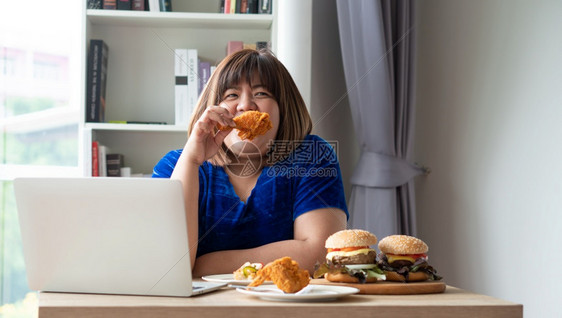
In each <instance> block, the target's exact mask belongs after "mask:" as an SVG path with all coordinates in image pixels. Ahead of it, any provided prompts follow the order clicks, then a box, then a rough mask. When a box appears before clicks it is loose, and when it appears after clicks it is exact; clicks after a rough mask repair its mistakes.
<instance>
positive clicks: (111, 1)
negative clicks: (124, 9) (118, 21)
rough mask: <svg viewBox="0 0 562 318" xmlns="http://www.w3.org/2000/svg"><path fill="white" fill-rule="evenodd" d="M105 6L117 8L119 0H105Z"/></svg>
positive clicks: (105, 7)
mask: <svg viewBox="0 0 562 318" xmlns="http://www.w3.org/2000/svg"><path fill="white" fill-rule="evenodd" d="M103 8H104V9H105V10H115V9H117V0H103Z"/></svg>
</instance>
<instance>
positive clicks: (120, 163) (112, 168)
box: [105, 153, 124, 177]
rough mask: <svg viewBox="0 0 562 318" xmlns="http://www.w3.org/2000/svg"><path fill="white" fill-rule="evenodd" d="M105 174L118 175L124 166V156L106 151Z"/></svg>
mask: <svg viewBox="0 0 562 318" xmlns="http://www.w3.org/2000/svg"><path fill="white" fill-rule="evenodd" d="M105 158H106V165H107V176H108V177H120V176H121V168H123V167H124V157H123V155H122V154H120V153H108V154H107V155H106V156H105Z"/></svg>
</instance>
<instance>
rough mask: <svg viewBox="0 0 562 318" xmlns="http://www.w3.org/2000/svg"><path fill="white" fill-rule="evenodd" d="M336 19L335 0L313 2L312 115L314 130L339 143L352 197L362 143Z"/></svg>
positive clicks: (341, 161)
mask: <svg viewBox="0 0 562 318" xmlns="http://www.w3.org/2000/svg"><path fill="white" fill-rule="evenodd" d="M306 1H309V0H306ZM306 1H303V2H306ZM337 21H338V16H337V8H336V1H335V0H315V1H313V5H312V21H311V22H312V35H313V36H312V43H311V50H312V58H311V94H310V95H311V102H310V115H311V117H312V121H313V123H314V128H313V133H315V134H318V135H319V136H321V137H323V138H324V139H326V140H329V141H336V142H337V149H336V150H337V152H338V158H339V160H340V168H341V170H342V177H343V183H344V188H345V193H346V198H347V199H348V200H349V197H350V196H351V183H350V182H349V180H350V178H351V175H352V174H353V169H354V167H355V164H356V163H357V160H358V158H359V146H358V143H357V140H356V138H355V130H354V126H353V121H352V118H351V111H350V109H349V100H348V98H347V93H346V92H347V88H346V84H345V76H344V73H343V64H342V57H341V48H340V39H339V29H338V22H337Z"/></svg>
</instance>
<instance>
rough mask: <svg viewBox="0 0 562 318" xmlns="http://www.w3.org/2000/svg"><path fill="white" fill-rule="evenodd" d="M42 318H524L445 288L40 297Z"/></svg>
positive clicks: (504, 304)
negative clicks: (290, 296) (291, 297)
mask: <svg viewBox="0 0 562 318" xmlns="http://www.w3.org/2000/svg"><path fill="white" fill-rule="evenodd" d="M45 317H140V318H142V317H220V318H235V317H259V318H265V317H276V318H278V317H295V318H298V317H306V318H314V317H320V318H327V317H338V318H355V317H392V318H401V317H405V318H424V317H461V318H462V317H471V318H472V317H493V318H502V317H523V306H522V305H521V304H515V303H511V302H508V301H504V300H501V299H497V298H493V297H489V296H485V295H480V294H475V293H471V292H468V291H465V290H462V289H459V288H455V287H452V286H447V289H446V290H445V292H444V293H441V294H426V295H359V294H356V295H351V296H346V297H343V298H341V299H339V300H335V301H329V302H283V301H281V302H280V301H266V300H262V299H259V298H256V297H253V296H249V295H243V294H241V293H239V292H237V291H236V290H234V289H228V288H224V289H222V290H219V291H217V292H213V293H210V294H205V295H201V296H195V297H189V298H175V297H146V296H119V295H88V294H65V293H40V294H39V318H45Z"/></svg>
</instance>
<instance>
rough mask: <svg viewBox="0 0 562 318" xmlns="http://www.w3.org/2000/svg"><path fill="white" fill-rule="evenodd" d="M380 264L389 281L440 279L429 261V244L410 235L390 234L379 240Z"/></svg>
mask: <svg viewBox="0 0 562 318" xmlns="http://www.w3.org/2000/svg"><path fill="white" fill-rule="evenodd" d="M378 246H379V250H380V251H381V253H380V254H379V259H378V262H377V264H378V266H379V268H380V269H382V270H383V271H384V273H385V275H386V280H388V281H400V282H418V281H426V280H440V279H441V277H440V276H438V275H437V272H436V271H435V269H433V267H432V266H430V265H429V263H428V262H427V260H428V257H427V251H428V250H429V248H428V246H427V244H425V242H424V241H422V240H420V239H419V238H416V237H413V236H408V235H390V236H387V237H385V238H383V239H382V240H381V241H380V242H379V245H378Z"/></svg>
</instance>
